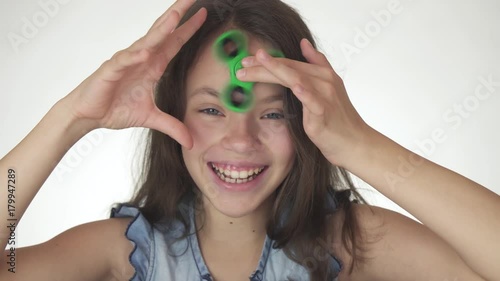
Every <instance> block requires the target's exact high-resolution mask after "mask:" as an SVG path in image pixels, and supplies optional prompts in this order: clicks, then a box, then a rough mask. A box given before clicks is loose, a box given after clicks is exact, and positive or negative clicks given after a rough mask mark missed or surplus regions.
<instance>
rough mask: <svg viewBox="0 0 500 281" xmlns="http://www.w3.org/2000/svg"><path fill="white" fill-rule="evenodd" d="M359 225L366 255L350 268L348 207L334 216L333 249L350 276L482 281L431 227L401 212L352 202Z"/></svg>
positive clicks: (345, 276)
mask: <svg viewBox="0 0 500 281" xmlns="http://www.w3.org/2000/svg"><path fill="white" fill-rule="evenodd" d="M351 208H352V213H353V214H354V215H355V216H356V218H357V221H358V225H359V229H358V230H359V235H360V236H359V237H360V240H359V241H360V242H358V245H361V248H359V249H362V251H360V252H358V254H359V255H360V256H362V257H363V258H364V260H363V261H362V262H359V263H355V266H354V268H353V271H352V273H351V274H350V272H349V267H350V265H351V263H352V261H353V260H352V256H351V254H349V251H347V250H346V247H345V245H344V244H343V242H342V241H343V239H342V238H341V235H342V228H343V227H344V223H348V221H349V220H346V218H347V216H346V214H345V213H344V211H343V210H342V209H339V211H338V212H337V213H336V214H335V215H334V216H333V218H332V219H333V220H332V225H333V229H332V231H333V234H334V239H333V243H334V245H333V247H332V248H333V251H334V253H335V254H336V255H337V257H339V258H340V260H342V261H343V263H344V268H343V270H342V271H341V273H340V275H339V280H340V281H345V280H370V281H376V280H385V281H387V280H449V281H455V280H482V279H481V278H479V277H478V275H477V274H475V273H474V272H473V271H472V270H471V269H470V268H469V267H468V266H467V265H466V264H465V263H464V261H463V260H462V259H461V258H460V256H459V255H458V254H457V253H456V251H455V250H454V249H453V248H451V247H450V246H449V245H448V244H447V243H446V242H445V241H444V240H443V239H441V238H440V237H439V236H437V235H436V234H435V233H434V232H432V231H431V230H430V229H429V228H427V227H426V226H424V225H422V224H420V223H419V222H417V221H414V220H412V219H410V218H408V217H406V216H403V215H401V214H399V213H397V212H394V211H391V210H388V209H384V208H380V207H376V206H368V205H360V204H351Z"/></svg>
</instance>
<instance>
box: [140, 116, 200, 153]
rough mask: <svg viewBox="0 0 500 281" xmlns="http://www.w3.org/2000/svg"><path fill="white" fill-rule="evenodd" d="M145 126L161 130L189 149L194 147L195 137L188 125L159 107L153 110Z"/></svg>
mask: <svg viewBox="0 0 500 281" xmlns="http://www.w3.org/2000/svg"><path fill="white" fill-rule="evenodd" d="M144 127H146V128H150V129H154V130H157V131H160V132H162V133H164V134H166V135H168V136H170V137H171V138H173V139H174V140H176V141H177V142H178V143H179V144H181V145H182V146H184V147H186V148H187V149H191V148H192V147H193V137H192V136H191V133H189V130H188V128H187V127H186V125H184V123H182V122H181V121H179V120H178V119H177V118H175V117H173V116H171V115H168V114H166V113H165V112H163V111H161V110H160V109H159V108H157V107H156V108H155V109H154V110H153V111H152V112H151V115H150V116H149V118H148V119H147V120H146V122H144Z"/></svg>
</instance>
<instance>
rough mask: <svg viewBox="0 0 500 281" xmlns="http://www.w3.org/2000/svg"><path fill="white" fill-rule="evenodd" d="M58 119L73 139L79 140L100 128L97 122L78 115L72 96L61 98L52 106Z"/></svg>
mask: <svg viewBox="0 0 500 281" xmlns="http://www.w3.org/2000/svg"><path fill="white" fill-rule="evenodd" d="M51 111H54V114H55V115H56V116H57V119H58V120H60V121H61V123H60V124H62V126H63V130H64V131H65V132H66V133H67V134H68V136H69V137H70V138H71V139H74V140H75V141H76V140H79V139H80V138H82V137H83V136H85V135H86V134H87V133H89V132H91V131H93V130H94V129H97V128H99V126H98V124H97V122H95V121H92V120H87V119H84V118H81V117H78V116H77V115H76V114H75V113H74V110H73V106H72V96H71V95H68V96H66V97H64V98H63V99H61V100H59V101H58V102H57V103H56V104H55V105H54V106H53V107H52V108H51Z"/></svg>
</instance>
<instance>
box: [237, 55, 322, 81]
mask: <svg viewBox="0 0 500 281" xmlns="http://www.w3.org/2000/svg"><path fill="white" fill-rule="evenodd" d="M276 60H277V61H279V62H280V63H282V64H284V65H286V66H288V67H290V68H293V69H296V70H298V71H300V72H302V73H305V74H307V75H311V76H315V77H318V78H320V79H324V80H327V79H330V77H331V75H330V73H329V72H331V70H329V69H328V68H327V67H323V66H320V65H316V64H312V63H308V62H302V61H296V60H292V59H287V58H276ZM242 65H243V66H244V67H245V69H250V68H253V67H258V66H262V64H260V62H259V61H258V60H256V58H255V57H246V58H245V59H243V61H242ZM255 71H258V70H255Z"/></svg>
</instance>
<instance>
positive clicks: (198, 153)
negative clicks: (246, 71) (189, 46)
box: [182, 38, 295, 218]
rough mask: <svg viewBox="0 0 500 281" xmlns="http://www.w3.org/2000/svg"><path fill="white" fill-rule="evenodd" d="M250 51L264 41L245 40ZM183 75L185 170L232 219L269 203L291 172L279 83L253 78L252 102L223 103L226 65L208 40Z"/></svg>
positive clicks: (290, 149) (291, 153) (291, 156)
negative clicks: (236, 108) (243, 106)
mask: <svg viewBox="0 0 500 281" xmlns="http://www.w3.org/2000/svg"><path fill="white" fill-rule="evenodd" d="M249 42H250V44H249V52H250V54H252V55H254V54H255V53H256V52H257V50H258V49H259V48H263V49H266V50H268V49H269V48H268V46H266V45H264V44H262V43H260V42H259V41H257V40H255V39H252V38H251V39H250V40H249ZM201 52H202V53H201V56H200V59H199V60H198V61H197V63H196V64H195V65H194V66H193V67H192V69H191V70H190V72H189V74H188V79H187V91H186V94H187V107H186V114H185V117H184V124H185V125H186V126H187V127H188V129H189V131H190V133H191V135H192V137H193V140H194V145H193V148H192V149H191V150H186V149H184V148H183V150H182V153H183V157H184V161H185V163H186V166H187V169H188V171H189V173H190V174H191V176H192V178H193V179H194V181H195V183H196V184H197V186H198V188H199V189H200V190H201V192H202V193H203V195H204V198H203V201H204V204H205V206H207V205H206V204H211V205H212V206H213V207H214V208H215V209H216V210H217V211H219V212H220V213H222V214H224V215H226V216H229V217H233V218H237V217H242V216H245V215H248V214H251V213H252V212H255V211H257V210H258V209H259V208H261V207H264V203H267V204H269V203H270V202H272V200H273V197H271V195H272V194H273V192H274V191H275V190H276V188H277V187H278V186H279V185H280V183H281V182H282V181H283V179H284V178H285V177H286V175H287V174H288V172H289V171H290V169H291V167H292V164H293V161H294V155H295V154H294V148H293V146H292V141H291V139H290V135H289V132H288V129H287V127H286V123H285V119H284V115H283V99H282V98H283V94H284V88H283V87H282V86H281V85H276V84H264V83H256V84H255V85H254V88H253V93H254V95H255V105H254V107H253V108H252V109H251V110H250V111H248V112H245V113H237V112H233V111H231V110H229V109H228V108H226V107H224V105H223V104H222V102H221V100H220V97H219V93H220V92H222V90H223V89H224V87H225V86H226V85H227V83H229V81H230V74H229V70H228V68H227V66H226V64H225V63H224V62H222V61H220V60H219V59H217V58H215V57H214V53H213V50H212V44H209V45H208V47H206V48H205V49H203V50H202V51H201Z"/></svg>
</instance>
